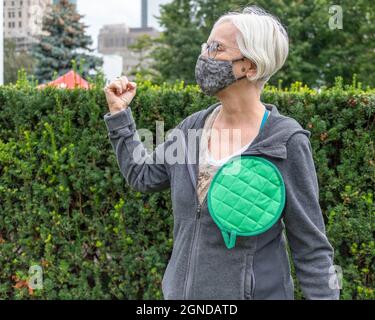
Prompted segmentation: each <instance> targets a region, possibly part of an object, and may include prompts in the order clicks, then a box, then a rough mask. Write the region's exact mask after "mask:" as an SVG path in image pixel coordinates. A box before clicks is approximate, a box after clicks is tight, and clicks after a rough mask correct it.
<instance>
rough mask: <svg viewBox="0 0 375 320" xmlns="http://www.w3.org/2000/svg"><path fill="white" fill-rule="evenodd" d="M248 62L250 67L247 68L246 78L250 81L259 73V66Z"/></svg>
mask: <svg viewBox="0 0 375 320" xmlns="http://www.w3.org/2000/svg"><path fill="white" fill-rule="evenodd" d="M248 61H249V66H248V68H247V72H246V77H247V78H249V79H250V78H252V77H254V76H255V74H256V73H257V66H256V64H255V63H254V62H252V61H251V60H248Z"/></svg>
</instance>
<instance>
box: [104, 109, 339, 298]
mask: <svg viewBox="0 0 375 320" xmlns="http://www.w3.org/2000/svg"><path fill="white" fill-rule="evenodd" d="M218 104H219V102H218V103H215V104H213V105H211V106H210V107H208V108H207V109H203V110H201V111H198V112H195V113H193V114H191V115H190V116H188V117H187V118H185V119H184V120H183V121H181V122H180V123H179V124H178V125H177V126H176V128H175V129H179V130H172V133H171V134H169V135H168V136H167V138H166V140H165V141H164V142H163V143H161V144H159V145H158V146H157V147H156V148H155V150H154V151H153V152H152V153H151V152H150V153H148V151H147V149H146V148H145V147H144V145H143V143H142V142H141V140H140V138H139V135H138V132H137V129H136V124H135V121H134V118H133V115H132V111H131V107H128V108H127V109H125V110H122V111H120V112H118V113H115V114H113V115H111V114H110V113H107V114H105V115H104V121H105V124H106V127H107V130H108V137H109V140H110V143H111V145H112V147H113V150H114V152H115V153H116V157H117V163H118V166H119V169H120V171H121V173H122V175H123V177H124V178H125V179H126V181H127V183H128V184H129V185H130V186H131V187H132V188H133V189H134V190H138V191H140V192H145V193H146V192H157V191H161V190H165V189H167V188H171V197H172V207H173V217H174V226H173V240H174V244H173V250H172V254H171V257H170V259H169V262H168V265H167V268H166V270H165V272H164V275H163V280H162V292H163V296H164V299H174V300H176V299H178V300H182V299H190V300H194V299H211V300H214V299H215V300H216V299H235V300H243V299H278V300H279V299H294V283H293V279H292V277H291V270H290V262H289V258H288V253H287V245H289V248H290V252H291V256H292V259H293V263H294V266H295V271H296V275H297V278H298V281H299V283H300V286H301V289H302V292H303V294H304V297H305V298H306V299H339V293H340V291H339V289H338V288H337V276H336V273H335V270H334V266H333V248H332V246H331V244H330V243H329V241H328V239H327V236H326V233H325V225H324V221H323V216H322V211H321V208H320V204H319V187H318V181H317V175H316V169H315V166H314V161H313V157H312V148H311V144H310V140H309V138H310V135H311V133H310V131H307V130H304V129H303V128H302V127H301V125H300V124H299V123H298V122H297V121H296V120H295V119H293V118H291V117H287V116H284V115H282V114H280V113H279V111H278V109H277V107H276V106H274V105H271V104H264V105H265V107H266V108H267V109H268V110H269V111H270V114H269V116H268V119H267V121H266V123H265V125H264V127H263V128H262V130H260V132H259V134H258V135H257V136H256V138H255V139H254V140H253V142H252V143H251V144H250V146H249V147H248V149H246V150H245V151H244V152H243V153H242V154H243V155H254V156H259V157H263V158H265V159H267V160H269V161H271V162H272V163H273V164H274V165H276V166H277V168H278V169H279V171H280V173H281V174H282V177H283V180H284V183H285V188H286V202H285V207H284V209H283V212H282V216H281V218H280V219H279V221H278V222H277V223H276V224H274V225H273V226H272V227H271V228H270V229H268V230H267V231H266V232H264V233H262V234H259V235H257V236H239V237H238V238H237V241H236V245H235V247H234V248H232V249H228V248H227V247H226V246H225V243H224V240H223V237H222V234H221V231H220V230H219V228H218V227H217V225H216V224H215V222H214V221H213V219H212V217H211V215H210V213H209V211H208V207H207V199H205V201H204V202H203V204H202V205H201V204H200V203H199V201H198V194H197V188H196V186H197V174H198V159H199V142H200V139H199V138H200V136H201V132H202V130H198V129H202V128H203V126H204V121H205V119H206V117H207V116H208V115H209V114H210V112H212V111H213V110H214V108H215V107H217V106H218ZM189 129H196V130H198V136H197V139H194V141H193V143H191V142H190V141H191V139H190V140H189V139H188V134H189V132H191V130H189ZM175 131H178V132H177V133H176V134H174V132H175ZM181 136H182V138H183V139H179V138H181ZM176 137H177V141H176V139H175V138H176ZM181 141H182V142H181ZM187 141H189V142H187ZM174 144H175V145H174ZM172 146H177V147H176V148H178V147H182V148H185V149H184V150H185V152H184V159H183V160H184V161H181V158H179V161H177V162H175V163H169V162H170V161H169V162H168V161H163V159H165V154H166V152H167V150H168V148H171V147H172ZM176 148H175V149H176ZM139 152H141V153H142V155H143V156H144V159H145V160H146V159H147V160H152V161H150V162H149V161H143V162H140V161H138V160H137V161H135V159H134V156H133V155H134V154H137V153H139ZM206 198H207V196H206ZM284 231H285V232H284Z"/></svg>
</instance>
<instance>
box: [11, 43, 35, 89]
mask: <svg viewBox="0 0 375 320" xmlns="http://www.w3.org/2000/svg"><path fill="white" fill-rule="evenodd" d="M34 65H35V61H34V59H33V57H32V56H31V54H29V53H28V52H26V51H21V52H16V44H15V43H14V41H13V40H11V39H4V83H15V82H16V81H17V77H18V70H20V69H24V70H25V72H26V73H28V74H31V73H33V69H34Z"/></svg>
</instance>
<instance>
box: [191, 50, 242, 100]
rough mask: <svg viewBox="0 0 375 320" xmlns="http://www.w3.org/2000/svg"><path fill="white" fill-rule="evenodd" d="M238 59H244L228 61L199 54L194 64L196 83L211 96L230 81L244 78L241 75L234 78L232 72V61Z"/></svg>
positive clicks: (229, 83)
mask: <svg viewBox="0 0 375 320" xmlns="http://www.w3.org/2000/svg"><path fill="white" fill-rule="evenodd" d="M239 60H244V58H240V59H236V60H232V61H230V60H229V61H228V60H215V59H211V58H208V57H205V56H202V55H199V57H198V60H197V64H196V66H195V79H196V81H197V84H198V85H199V86H200V88H201V89H202V91H203V92H204V93H205V94H207V95H209V96H213V95H215V93H217V92H218V91H220V90H222V89H224V88H226V87H228V86H229V85H231V84H232V83H234V82H236V81H238V80H241V79H243V78H246V76H243V77H240V78H238V79H236V77H235V76H234V74H233V62H236V61H239Z"/></svg>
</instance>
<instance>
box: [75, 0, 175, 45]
mask: <svg viewBox="0 0 375 320" xmlns="http://www.w3.org/2000/svg"><path fill="white" fill-rule="evenodd" d="M170 1H171V0H149V1H148V3H149V5H148V24H149V25H150V26H152V27H155V28H157V29H160V27H159V25H158V22H157V20H156V19H155V18H154V16H155V15H157V16H158V15H159V5H160V4H164V3H168V2H170ZM77 3H78V12H79V13H80V14H82V15H84V16H85V17H84V23H85V24H86V25H88V26H89V28H88V29H87V32H88V33H89V34H90V35H91V36H92V38H93V41H94V45H93V47H94V48H96V47H97V38H98V34H99V29H100V28H101V27H102V26H103V25H105V24H112V23H126V24H127V25H128V26H129V27H132V28H134V27H140V26H141V0H101V1H93V0H78V1H77Z"/></svg>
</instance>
